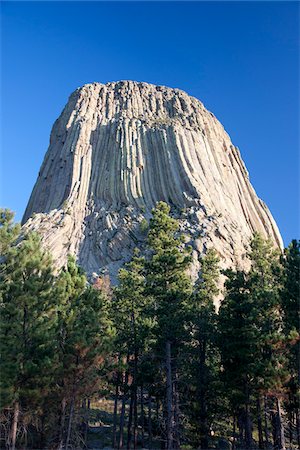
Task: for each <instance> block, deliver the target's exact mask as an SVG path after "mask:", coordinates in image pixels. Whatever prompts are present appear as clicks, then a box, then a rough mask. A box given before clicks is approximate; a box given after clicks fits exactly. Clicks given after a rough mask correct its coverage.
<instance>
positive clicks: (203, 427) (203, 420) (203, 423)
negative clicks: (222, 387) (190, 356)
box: [199, 339, 208, 449]
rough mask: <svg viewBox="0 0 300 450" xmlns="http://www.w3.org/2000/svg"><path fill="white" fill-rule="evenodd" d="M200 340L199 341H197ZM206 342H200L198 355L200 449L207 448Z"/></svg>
mask: <svg viewBox="0 0 300 450" xmlns="http://www.w3.org/2000/svg"><path fill="white" fill-rule="evenodd" d="M199 340H200V339H199ZM205 360H206V342H205V341H204V342H200V353H199V403H200V427H199V428H200V436H201V437H200V445H201V448H203V449H207V448H208V426H207V407H206V397H205V391H206V379H205V370H206V367H205Z"/></svg>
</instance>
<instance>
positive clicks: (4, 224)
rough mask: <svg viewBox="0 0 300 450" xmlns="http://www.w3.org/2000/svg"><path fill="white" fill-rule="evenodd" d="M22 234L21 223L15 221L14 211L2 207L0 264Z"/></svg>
mask: <svg viewBox="0 0 300 450" xmlns="http://www.w3.org/2000/svg"><path fill="white" fill-rule="evenodd" d="M19 234H20V225H19V224H15V223H14V213H13V212H12V211H10V210H9V209H3V208H0V264H1V263H3V262H4V260H2V261H1V259H2V258H4V257H5V255H6V254H7V252H8V251H11V250H12V244H13V243H14V242H15V240H16V239H17V237H18V236H19Z"/></svg>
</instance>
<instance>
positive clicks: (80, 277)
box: [56, 257, 113, 448]
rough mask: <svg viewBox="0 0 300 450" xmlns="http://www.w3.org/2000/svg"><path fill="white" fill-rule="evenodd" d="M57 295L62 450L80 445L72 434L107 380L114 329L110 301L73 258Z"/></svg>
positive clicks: (60, 445)
mask: <svg viewBox="0 0 300 450" xmlns="http://www.w3.org/2000/svg"><path fill="white" fill-rule="evenodd" d="M56 292H57V298H58V327H57V333H58V334H57V336H58V343H59V351H58V357H59V364H58V369H57V374H56V376H57V381H58V385H59V386H60V389H59V399H60V403H61V410H60V425H59V448H64V447H65V448H68V446H69V445H70V443H71V442H72V445H78V439H79V437H78V436H77V435H76V434H75V435H72V432H74V431H77V429H76V425H77V423H74V415H75V411H76V408H77V409H78V407H79V406H80V405H81V403H82V401H83V400H84V399H87V398H89V397H91V396H92V395H93V394H94V393H95V392H97V391H98V390H99V388H100V385H101V381H102V380H103V379H104V367H105V364H107V362H109V361H106V362H105V358H106V356H107V355H108V354H109V353H110V351H111V342H112V339H113V328H112V324H111V321H110V319H109V310H110V304H109V301H108V298H107V297H106V296H105V295H103V294H102V293H101V291H99V290H97V289H95V288H93V287H91V286H88V285H87V280H86V277H85V275H84V273H83V272H82V270H81V269H80V268H79V267H78V266H77V265H76V263H75V261H74V259H73V258H71V257H69V259H68V265H67V267H66V268H65V269H63V271H62V272H61V274H60V276H59V278H58V281H57V286H56ZM106 369H108V367H106ZM74 427H75V428H74Z"/></svg>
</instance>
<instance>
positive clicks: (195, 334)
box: [185, 249, 219, 449]
mask: <svg viewBox="0 0 300 450" xmlns="http://www.w3.org/2000/svg"><path fill="white" fill-rule="evenodd" d="M200 263H201V276H200V279H199V280H198V282H197V283H196V287H195V291H194V295H193V299H192V301H191V302H190V304H189V309H190V314H189V316H190V327H191V332H190V337H191V339H190V340H189V349H188V353H189V354H190V358H188V359H187V361H186V362H187V366H186V369H185V370H186V371H187V372H188V373H190V374H191V380H190V383H189V386H190V388H192V389H193V390H194V392H190V393H189V394H188V393H186V396H187V398H190V399H192V401H190V402H188V415H189V416H190V417H191V419H192V424H193V427H194V429H195V437H197V440H198V441H200V446H201V448H204V449H206V448H208V444H209V443H208V438H209V429H210V424H211V422H212V420H213V417H214V414H215V412H216V403H217V402H216V395H217V392H216V383H217V373H218V364H219V357H218V350H217V346H216V335H217V330H216V323H217V314H216V309H215V306H214V300H215V298H216V296H217V294H218V292H219V289H218V283H219V268H218V264H219V258H218V256H217V254H216V252H215V251H214V250H213V249H211V250H208V252H207V254H206V255H205V256H204V257H202V258H201V261H200ZM195 445H196V442H195Z"/></svg>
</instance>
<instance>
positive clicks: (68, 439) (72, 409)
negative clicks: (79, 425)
mask: <svg viewBox="0 0 300 450" xmlns="http://www.w3.org/2000/svg"><path fill="white" fill-rule="evenodd" d="M74 404H75V393H74V392H73V394H72V399H71V404H70V415H69V422H68V432H67V439H66V445H65V447H66V449H67V448H68V445H69V442H70V438H71V431H72V424H73V415H74Z"/></svg>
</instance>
